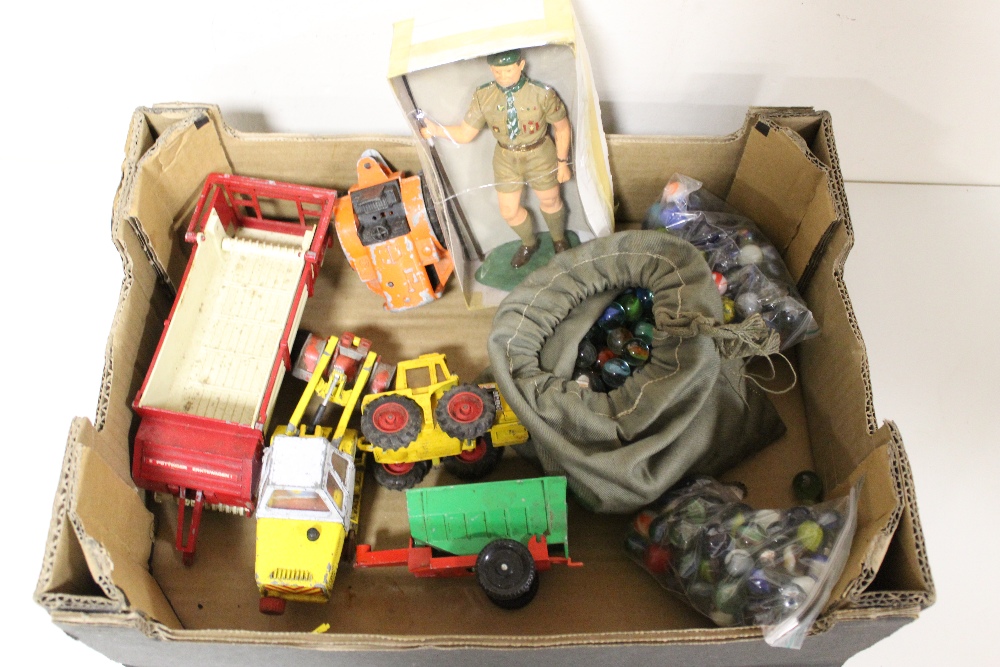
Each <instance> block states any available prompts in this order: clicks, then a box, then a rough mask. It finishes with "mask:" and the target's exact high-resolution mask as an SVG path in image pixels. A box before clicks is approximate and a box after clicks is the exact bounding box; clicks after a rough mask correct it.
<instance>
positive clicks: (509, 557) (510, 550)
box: [476, 539, 538, 609]
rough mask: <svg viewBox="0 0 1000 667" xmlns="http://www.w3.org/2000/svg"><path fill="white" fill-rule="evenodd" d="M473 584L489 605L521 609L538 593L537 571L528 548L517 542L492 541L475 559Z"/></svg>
mask: <svg viewBox="0 0 1000 667" xmlns="http://www.w3.org/2000/svg"><path fill="white" fill-rule="evenodd" d="M476 580H477V581H478V582H479V585H480V587H482V589H483V590H484V591H485V592H486V597H488V598H489V599H490V601H491V602H492V603H493V604H495V605H497V606H498V607H502V608H503V609H520V608H521V607H523V606H525V605H526V604H528V603H529V602H531V600H532V599H534V597H535V593H537V592H538V571H537V570H536V569H535V559H534V558H532V557H531V552H530V551H528V547H526V546H524V545H523V544H521V543H520V542H518V541H516V540H508V539H500V540H493V541H492V542H490V543H489V544H487V545H486V546H485V547H483V550H482V551H480V552H479V558H477V559H476Z"/></svg>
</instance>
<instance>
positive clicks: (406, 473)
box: [372, 461, 431, 491]
mask: <svg viewBox="0 0 1000 667" xmlns="http://www.w3.org/2000/svg"><path fill="white" fill-rule="evenodd" d="M430 469H431V462H430V461H417V462H416V463H376V464H375V465H374V466H372V475H373V476H374V477H375V482H376V483H377V484H378V485H379V486H381V487H383V488H386V489H389V490H390V491H405V490H406V489H412V488H413V487H414V486H416V485H417V484H419V483H420V482H421V481H422V480H423V479H424V477H426V476H427V473H428V471H430Z"/></svg>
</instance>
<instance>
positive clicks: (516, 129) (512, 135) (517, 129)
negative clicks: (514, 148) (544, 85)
mask: <svg viewBox="0 0 1000 667" xmlns="http://www.w3.org/2000/svg"><path fill="white" fill-rule="evenodd" d="M527 81H528V77H526V76H525V75H524V74H521V78H520V79H518V80H517V83H515V84H514V85H513V86H508V87H507V88H504V87H503V86H501V85H500V84H499V83H498V84H497V88H499V89H500V92H502V93H503V94H504V96H506V98H507V138H508V139H510V140H511V141H514V139H516V138H517V135H519V134H521V126H520V125H518V122H517V106H516V105H515V104H514V93H516V92H517V91H519V90H521V87H522V86H523V85H524V84H525V83H527Z"/></svg>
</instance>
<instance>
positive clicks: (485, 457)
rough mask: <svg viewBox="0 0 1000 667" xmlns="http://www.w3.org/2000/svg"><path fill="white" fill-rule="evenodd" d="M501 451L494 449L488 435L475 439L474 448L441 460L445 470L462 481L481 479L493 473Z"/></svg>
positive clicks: (501, 455) (500, 456)
mask: <svg viewBox="0 0 1000 667" xmlns="http://www.w3.org/2000/svg"><path fill="white" fill-rule="evenodd" d="M502 457H503V449H501V448H498V447H494V446H493V445H492V444H491V443H490V437H489V436H488V435H484V436H481V437H479V438H476V448H475V449H472V450H469V451H467V452H462V453H461V454H458V455H456V456H449V457H447V458H445V459H442V460H441V463H442V464H443V465H444V467H445V470H447V471H448V472H450V473H451V474H452V475H454V476H455V477H458V478H459V479H461V480H464V481H470V480H476V479H482V478H483V477H486V476H487V475H489V474H490V473H491V472H493V471H494V470H495V469H496V467H497V464H499V463H500V459H501V458H502Z"/></svg>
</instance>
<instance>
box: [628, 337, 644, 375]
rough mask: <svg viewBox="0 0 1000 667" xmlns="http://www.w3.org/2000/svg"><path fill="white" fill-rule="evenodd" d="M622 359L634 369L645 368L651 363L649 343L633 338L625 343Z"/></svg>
mask: <svg viewBox="0 0 1000 667" xmlns="http://www.w3.org/2000/svg"><path fill="white" fill-rule="evenodd" d="M622 357H623V358H624V359H625V362H626V363H628V365H629V366H631V367H633V368H638V367H641V366H643V365H644V364H645V363H646V362H647V361H649V343H647V342H646V341H644V340H641V339H639V338H632V339H630V340H629V341H628V342H626V343H625V349H624V350H623V354H622Z"/></svg>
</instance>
